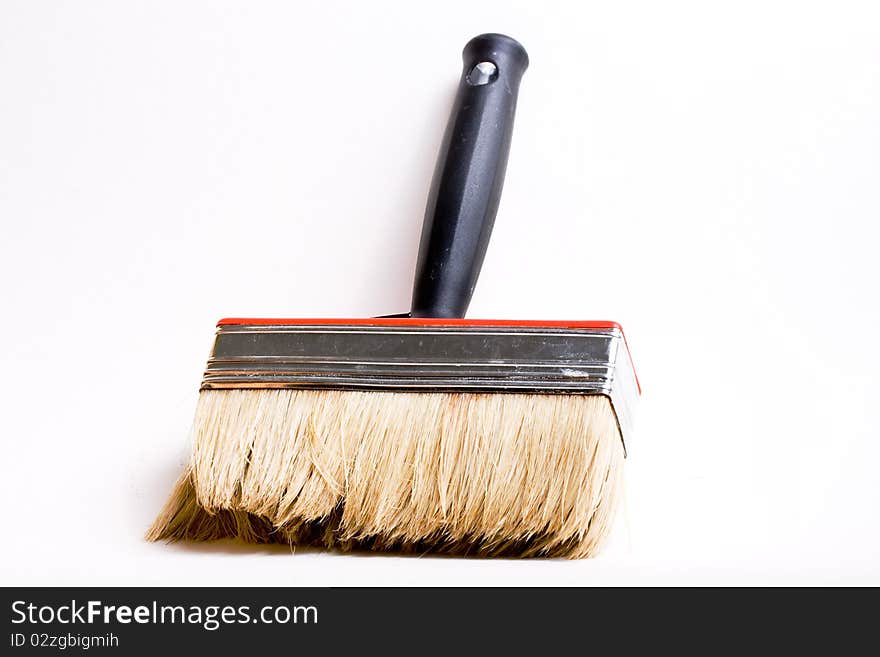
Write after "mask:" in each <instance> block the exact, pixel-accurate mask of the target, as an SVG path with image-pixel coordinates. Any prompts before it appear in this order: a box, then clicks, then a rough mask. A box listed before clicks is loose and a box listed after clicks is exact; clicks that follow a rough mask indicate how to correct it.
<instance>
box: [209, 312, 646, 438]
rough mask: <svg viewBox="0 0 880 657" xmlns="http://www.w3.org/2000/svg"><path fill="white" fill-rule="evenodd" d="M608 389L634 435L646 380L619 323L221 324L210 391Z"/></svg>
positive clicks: (625, 428)
mask: <svg viewBox="0 0 880 657" xmlns="http://www.w3.org/2000/svg"><path fill="white" fill-rule="evenodd" d="M230 388H307V389H340V388H341V389H348V390H394V391H404V392H429V391H431V392H440V391H451V392H499V393H504V392H520V393H560V394H585V395H605V396H607V397H608V398H609V399H610V400H611V404H612V406H613V408H614V412H615V414H616V415H617V421H618V424H619V427H620V431H621V436H622V437H623V438H624V440H625V439H626V438H628V437H629V436H630V434H631V431H632V417H633V410H634V406H635V403H636V401H637V399H638V396H639V392H638V385H637V383H636V378H635V372H634V370H633V366H632V363H631V361H630V357H629V352H628V351H627V348H626V345H625V343H624V339H623V334H622V332H621V331H620V329H619V328H556V327H552V328H551V327H548V328H544V327H532V326H529V327H520V326H515V327H508V326H498V327H494V326H467V327H462V326H404V325H401V326H365V325H343V324H333V325H330V324H328V325H313V324H309V325H294V324H278V325H269V324H259V325H242V324H226V325H220V326H219V327H218V330H217V337H216V340H215V342H214V349H213V352H212V354H211V358H210V359H209V360H208V365H207V368H206V370H205V376H204V378H203V380H202V389H203V390H217V389H230Z"/></svg>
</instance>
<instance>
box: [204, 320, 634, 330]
mask: <svg viewBox="0 0 880 657" xmlns="http://www.w3.org/2000/svg"><path fill="white" fill-rule="evenodd" d="M240 324H252V325H261V324H277V325H279V326H284V325H288V324H289V325H291V326H293V325H299V326H304V325H305V326H308V325H312V324H325V325H331V326H332V325H335V324H340V325H347V326H526V327H531V328H541V327H547V328H616V329H620V330H621V331H623V329H622V328H621V326H620V324H618V323H617V322H605V321H587V322H584V321H579V322H575V321H564V320H551V321H543V320H534V319H437V318H427V317H421V318H419V317H366V318H358V319H339V318H314V317H309V318H293V319H279V318H275V317H225V318H223V319H221V320H220V321H219V322H217V326H221V325H240Z"/></svg>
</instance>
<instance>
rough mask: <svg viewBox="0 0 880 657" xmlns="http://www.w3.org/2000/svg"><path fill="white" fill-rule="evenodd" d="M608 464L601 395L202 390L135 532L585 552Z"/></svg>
mask: <svg viewBox="0 0 880 657" xmlns="http://www.w3.org/2000/svg"><path fill="white" fill-rule="evenodd" d="M622 468H623V448H622V444H621V439H620V433H619V430H618V427H617V421H616V418H615V416H614V412H613V410H612V408H611V404H610V403H609V401H608V400H607V399H606V398H605V397H602V396H580V395H532V394H461V393H458V394H456V393H395V392H356V391H313V390H206V391H203V392H202V393H201V394H200V399H199V404H198V408H197V412H196V419H195V431H194V444H193V457H192V464H191V468H190V469H189V470H188V471H187V472H186V473H185V474H184V476H183V477H182V478H181V480H180V481H179V482H178V484H177V486H176V487H175V490H174V492H173V494H172V496H171V499H170V500H169V501H168V503H167V504H166V507H165V509H164V510H163V511H162V513H161V514H160V516H159V517H158V518H157V519H156V522H155V524H154V526H153V527H152V529H151V530H150V532H149V533H148V535H147V538H148V539H149V540H212V539H216V538H223V537H237V538H241V539H243V540H246V541H249V542H258V543H263V542H278V543H290V544H294V545H302V544H308V545H321V546H326V547H335V548H340V549H379V550H395V551H403V552H412V551H415V552H449V553H455V554H472V555H477V556H523V557H532V556H537V557H540V556H545V557H547V556H562V557H569V558H580V557H589V556H592V555H594V554H595V553H596V552H597V551H598V549H599V548H600V546H601V544H602V542H603V540H604V539H605V537H606V535H607V533H608V531H609V530H610V527H611V523H612V521H613V514H614V509H615V503H616V498H617V494H618V488H619V485H620V479H621V470H622Z"/></svg>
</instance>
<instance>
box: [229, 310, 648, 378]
mask: <svg viewBox="0 0 880 657" xmlns="http://www.w3.org/2000/svg"><path fill="white" fill-rule="evenodd" d="M242 324H250V325H255V326H259V325H266V324H272V325H277V326H285V325H291V326H309V325H328V326H333V325H337V324H338V325H345V326H499V327H509V326H512V327H528V328H573V329H578V328H615V329H618V330H619V331H620V333H621V335H623V343H624V344H625V345H626V350H627V352H629V354H630V362H632V353H631V352H630V351H629V344H627V342H626V335H624V333H623V327H622V326H621V325H620V324H618V323H617V322H609V321H604V320H593V321H569V320H540V319H437V318H427V317H366V318H363V317H362V318H358V319H340V318H315V317H308V318H277V317H224V318H223V319H221V320H220V321H219V322H217V326H236V325H242ZM633 375H634V376H635V379H636V386H637V387H638V389H639V394H641V393H642V386H641V384H640V383H639V376H638V374H636V372H635V366H633Z"/></svg>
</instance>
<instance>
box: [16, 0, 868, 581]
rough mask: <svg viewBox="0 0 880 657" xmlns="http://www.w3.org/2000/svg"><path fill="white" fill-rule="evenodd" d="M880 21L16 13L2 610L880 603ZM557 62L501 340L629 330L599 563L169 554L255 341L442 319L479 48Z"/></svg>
mask: <svg viewBox="0 0 880 657" xmlns="http://www.w3.org/2000/svg"><path fill="white" fill-rule="evenodd" d="M878 26H880V11H878V9H877V8H876V4H875V3H870V2H865V3H863V4H856V3H848V2H828V3H823V4H810V3H804V2H792V3H780V2H735V3H734V2H731V3H705V2H692V3H683V2H665V3H652V2H645V3H623V2H618V3H599V2H595V3H594V2H571V3H561V2H547V1H541V2H539V1H538V0H531V1H530V2H516V3H511V2H500V1H498V2H496V1H492V0H481V1H480V2H474V1H473V0H468V1H467V2H458V1H453V2H449V1H447V2H433V3H416V2H408V3H399V4H391V3H387V2H375V1H372V2H357V3H356V2H350V3H334V2H320V3H318V2H312V3H292V2H280V1H279V2H247V3H245V2H239V3H231V2H214V1H211V2H207V1H205V2H164V3H151V2H110V1H107V2H39V3H37V2H26V1H24V0H21V1H13V2H10V1H6V2H3V3H2V5H0V226H2V243H0V258H2V259H0V275H2V311H0V312H2V321H0V400H2V416H0V427H2V456H0V495H2V500H3V502H2V503H3V523H2V525H3V530H2V538H0V540H2V542H0V553H2V554H0V557H2V558H0V583H2V584H96V585H97V584H174V585H176V584H257V585H263V584H266V585H268V584H290V585H300V584H302V585H306V584H308V585H344V584H349V585H358V584H582V585H589V584H661V583H662V584H867V583H873V584H880V529H878V520H880V513H878V508H880V483H878V471H880V435H878V434H880V431H878V417H877V416H878V413H877V408H878V396H880V383H878V365H880V347H878V335H877V327H878V323H880V312H878V293H877V284H878V280H880V266H878V264H877V249H878V238H880V231H878V228H877V226H878V221H880V186H878V183H880V38H878ZM486 31H499V32H505V33H508V34H510V35H512V36H514V37H516V38H517V39H519V40H520V41H522V43H523V44H524V45H525V46H526V48H527V49H528V50H529V53H530V55H531V61H532V65H531V68H530V69H529V71H528V72H527V73H526V75H525V77H524V79H523V84H522V89H521V95H520V104H519V109H518V115H517V121H516V130H515V134H514V141H513V149H512V153H511V158H510V165H509V169H508V175H507V181H506V186H505V192H504V198H503V201H502V203H501V208H500V210H499V214H498V221H497V223H496V228H495V233H494V236H493V241H492V244H491V245H490V248H489V253H488V256H487V259H486V263H485V267H484V270H483V275H482V278H481V280H480V283H479V286H478V288H477V292H476V295H475V297H474V301H473V304H472V306H471V313H470V316H471V317H489V318H498V317H500V318H537V319H554V318H556V319H562V318H565V319H614V320H617V321H619V322H621V323H622V324H623V326H624V328H625V330H626V332H627V335H628V338H629V342H630V345H631V348H632V352H633V356H634V358H635V362H636V367H637V369H638V371H639V375H640V377H641V380H642V385H643V388H644V396H643V398H642V404H641V406H640V408H639V415H638V422H637V431H636V434H635V436H634V437H633V438H632V440H631V441H630V459H629V460H628V462H627V496H626V503H625V506H624V508H623V512H622V514H621V516H620V520H621V521H620V522H619V523H618V527H617V528H616V530H615V533H614V536H613V540H612V543H611V544H610V545H609V546H608V549H607V550H606V551H605V552H604V553H603V554H602V555H601V557H599V558H597V559H595V560H591V561H582V562H567V561H530V562H519V561H508V560H500V561H486V560H480V561H476V560H463V559H453V558H433V557H421V558H406V557H393V556H364V555H357V556H346V555H339V554H325V553H321V552H315V551H299V552H298V553H297V554H296V555H293V556H292V555H291V554H290V553H289V551H288V550H286V549H284V548H279V549H271V548H267V549H259V548H257V549H252V548H241V547H238V546H235V545H231V544H222V543H221V544H216V545H210V546H192V545H176V546H168V545H164V544H148V543H145V542H144V541H143V540H142V535H143V533H144V531H145V530H146V528H147V527H148V525H149V524H150V522H151V521H152V519H153V517H154V515H155V514H156V512H157V511H158V510H159V508H160V507H161V505H162V503H163V502H164V500H165V497H166V495H167V493H168V492H169V489H170V487H171V485H172V483H173V481H174V480H175V478H176V477H177V476H178V474H179V472H180V470H181V468H182V467H183V464H184V462H185V460H186V458H187V449H188V445H187V432H188V427H189V423H190V420H191V415H192V411H193V407H194V403H195V400H196V395H197V388H198V385H199V380H200V376H201V370H202V367H203V365H204V361H205V358H206V356H207V353H208V350H209V348H210V344H211V340H212V336H213V331H214V323H215V322H216V320H217V319H219V318H220V317H223V316H229V315H238V316H248V315H251V316H294V317H295V316H307V317H311V316H315V317H321V316H343V317H345V316H351V317H360V316H371V315H377V314H384V313H391V312H400V311H403V310H405V309H406V308H407V306H408V302H409V293H410V284H411V277H412V270H413V267H414V263H415V252H416V247H417V242H418V235H419V230H420V225H421V220H422V213H423V207H424V199H425V195H426V192H427V188H428V184H429V180H430V175H431V171H432V168H433V165H434V157H435V153H436V150H437V147H438V144H439V141H440V136H441V133H442V130H443V126H444V124H445V121H446V116H447V113H448V111H449V107H450V104H451V101H452V95H453V92H454V88H455V85H456V83H457V79H458V75H459V68H460V51H461V48H462V47H463V45H464V43H465V42H466V41H467V40H468V39H469V38H470V37H471V36H474V35H476V34H478V33H480V32H486Z"/></svg>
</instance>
